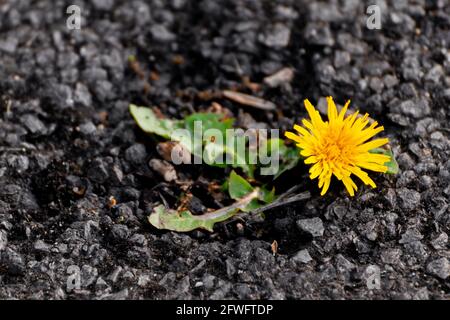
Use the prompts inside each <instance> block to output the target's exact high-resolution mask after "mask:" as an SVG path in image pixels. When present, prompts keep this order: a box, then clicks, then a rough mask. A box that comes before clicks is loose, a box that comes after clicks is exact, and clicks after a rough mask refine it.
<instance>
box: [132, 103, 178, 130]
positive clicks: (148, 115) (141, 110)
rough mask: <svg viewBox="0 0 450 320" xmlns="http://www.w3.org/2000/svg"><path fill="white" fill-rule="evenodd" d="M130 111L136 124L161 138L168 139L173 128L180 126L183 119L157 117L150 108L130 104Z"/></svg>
mask: <svg viewBox="0 0 450 320" xmlns="http://www.w3.org/2000/svg"><path fill="white" fill-rule="evenodd" d="M130 113H131V115H132V116H133V118H134V120H135V121H136V123H137V124H138V126H139V127H140V128H141V129H142V130H143V131H145V132H147V133H154V134H157V135H159V136H161V137H163V138H166V139H170V135H171V133H172V132H173V131H174V130H175V129H179V128H182V124H183V121H180V120H170V119H159V118H158V117H157V116H156V115H155V113H154V112H153V110H152V109H150V108H146V107H138V106H136V105H134V104H130Z"/></svg>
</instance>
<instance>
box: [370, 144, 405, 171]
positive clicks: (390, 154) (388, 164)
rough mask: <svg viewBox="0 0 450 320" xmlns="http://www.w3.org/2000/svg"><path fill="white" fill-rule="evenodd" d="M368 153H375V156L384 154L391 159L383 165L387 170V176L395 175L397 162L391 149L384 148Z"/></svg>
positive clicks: (397, 168)
mask: <svg viewBox="0 0 450 320" xmlns="http://www.w3.org/2000/svg"><path fill="white" fill-rule="evenodd" d="M369 152H371V153H376V154H384V155H386V156H388V157H390V158H391V160H390V161H388V162H386V163H385V164H384V165H385V166H386V167H387V168H388V170H387V172H386V173H388V174H397V173H398V171H399V167H398V163H397V160H396V159H395V156H394V153H393V152H392V150H391V149H384V148H376V149H372V150H370V151H369Z"/></svg>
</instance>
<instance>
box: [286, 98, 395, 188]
mask: <svg viewBox="0 0 450 320" xmlns="http://www.w3.org/2000/svg"><path fill="white" fill-rule="evenodd" d="M327 102H328V121H323V120H322V117H321V116H320V114H319V112H318V111H317V110H316V109H315V108H314V106H313V105H312V104H311V103H310V102H309V101H308V100H305V108H306V110H307V111H308V114H309V117H310V120H306V119H303V120H302V123H303V126H299V125H295V126H294V129H295V130H296V131H297V132H298V134H295V133H292V132H286V137H287V138H289V139H291V140H294V141H295V142H296V143H297V147H299V148H300V149H301V151H300V154H301V155H302V156H303V157H305V163H306V164H309V165H312V167H311V168H310V169H309V173H310V178H311V180H312V179H316V178H319V188H321V189H322V192H321V195H322V196H323V195H324V194H325V193H326V192H327V190H328V188H329V187H330V182H331V177H332V176H333V175H334V176H335V177H336V178H338V180H340V181H342V183H343V184H344V186H345V188H346V189H347V191H348V193H349V194H350V195H351V196H354V195H355V190H358V187H357V186H356V184H355V182H354V181H353V180H352V178H351V175H352V174H354V175H355V176H357V177H358V178H359V179H361V180H362V181H363V182H364V183H365V184H366V185H370V186H371V187H372V188H375V187H376V185H375V183H374V182H373V180H372V179H371V178H370V177H369V175H368V174H367V173H366V172H365V171H363V170H362V169H367V170H372V171H376V172H382V173H385V172H386V171H387V170H388V168H387V167H386V166H385V165H384V164H385V163H386V162H388V161H389V160H390V158H389V156H387V155H383V154H375V153H370V152H369V151H370V150H372V149H375V148H378V147H381V146H383V145H385V144H387V143H388V142H389V140H388V139H387V138H380V139H374V140H371V141H367V140H369V139H371V138H372V137H373V136H375V135H376V134H377V133H379V132H381V131H383V130H384V128H383V127H382V126H379V127H377V125H378V123H377V122H376V121H375V122H373V123H371V124H370V125H369V127H367V125H368V124H369V115H368V114H367V113H366V114H365V115H364V116H362V117H358V111H357V112H355V113H353V114H351V115H349V116H347V117H346V116H345V114H346V112H347V108H348V106H349V104H350V101H347V103H346V104H345V106H344V107H343V108H342V110H341V111H340V112H339V113H338V110H337V108H336V105H335V104H334V101H333V98H332V97H328V98H327Z"/></svg>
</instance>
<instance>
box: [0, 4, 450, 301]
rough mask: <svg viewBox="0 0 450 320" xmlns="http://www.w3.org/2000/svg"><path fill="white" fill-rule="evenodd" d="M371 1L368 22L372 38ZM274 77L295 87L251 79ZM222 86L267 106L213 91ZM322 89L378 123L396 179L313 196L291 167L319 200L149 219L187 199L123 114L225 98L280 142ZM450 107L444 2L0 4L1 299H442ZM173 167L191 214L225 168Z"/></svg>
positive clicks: (183, 109) (449, 255)
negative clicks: (194, 223) (282, 75)
mask: <svg viewBox="0 0 450 320" xmlns="http://www.w3.org/2000/svg"><path fill="white" fill-rule="evenodd" d="M374 2H375V3H377V4H378V5H379V6H380V9H381V13H382V28H381V30H369V29H368V28H367V27H366V20H367V17H368V15H367V14H366V8H367V6H368V5H370V4H373V3H374ZM71 4H77V5H79V7H80V8H81V14H82V25H81V30H69V29H68V28H67V26H66V19H67V18H68V14H66V8H67V7H68V6H69V5H71ZM130 57H134V60H130V61H132V62H131V63H130V62H129V59H130ZM133 61H134V62H133ZM283 68H291V69H292V70H294V78H293V80H292V82H290V83H289V82H287V81H286V82H282V83H280V84H277V85H276V86H275V87H271V86H270V85H268V84H267V83H265V82H264V78H265V77H267V76H270V75H273V74H274V73H276V72H277V71H279V70H281V69H283ZM255 84H256V85H255ZM257 87H258V88H257ZM231 88H235V89H236V88H237V89H238V90H240V91H241V92H245V93H248V94H252V95H255V96H259V97H261V98H264V99H266V100H269V101H271V102H273V103H275V104H276V105H277V106H278V110H277V111H276V112H265V111H261V110H257V109H252V108H249V107H246V106H241V105H238V104H236V103H234V102H232V101H230V100H226V99H223V98H221V97H219V96H217V95H215V93H217V92H220V90H224V89H231ZM252 89H253V91H252ZM328 95H332V96H334V98H335V100H336V101H338V102H340V103H344V102H345V100H346V99H349V98H350V99H352V105H353V107H355V108H359V109H360V110H361V111H364V112H369V113H370V114H371V116H373V118H375V119H377V120H378V121H379V122H380V123H381V124H383V125H384V126H385V132H384V134H385V135H386V136H387V137H389V138H390V140H391V145H392V148H393V150H394V152H395V154H396V156H397V159H398V162H399V165H400V170H401V171H400V173H399V174H398V175H397V176H383V175H377V174H374V175H372V176H373V177H374V179H375V180H376V183H377V185H378V188H377V189H375V190H371V189H370V188H369V189H368V188H363V187H362V186H361V188H360V189H359V191H358V193H357V195H356V196H355V197H354V198H349V197H348V196H347V194H346V192H345V190H344V188H343V187H342V186H341V185H339V184H338V183H333V186H332V188H331V189H330V191H329V192H328V193H327V195H326V196H325V197H321V196H320V195H319V193H318V190H317V187H316V183H312V182H311V181H310V180H309V178H308V176H307V170H306V169H305V168H304V167H303V166H300V167H299V168H297V169H295V170H293V171H292V172H291V173H289V174H288V175H287V176H284V177H282V178H281V179H282V180H281V181H282V183H280V184H281V185H282V186H281V189H282V188H283V187H284V188H288V187H291V186H293V185H300V189H299V190H300V191H299V192H302V191H306V190H310V191H311V193H312V197H311V198H310V199H309V200H307V201H304V202H301V203H298V204H294V205H291V206H286V207H281V208H277V209H276V210H274V211H272V212H269V213H267V214H266V216H267V217H266V220H265V221H261V220H251V219H247V220H246V219H244V220H243V221H230V222H228V223H222V224H220V225H218V226H217V227H216V229H215V232H214V233H213V234H210V233H207V232H201V231H196V232H191V233H188V234H177V233H174V232H164V231H160V230H157V229H155V228H153V227H152V226H151V225H150V224H149V223H148V221H147V216H148V215H149V213H150V212H151V210H152V208H153V207H154V206H155V204H157V203H161V202H162V201H163V200H162V199H165V201H167V202H168V204H169V205H174V204H175V202H176V200H177V199H178V197H179V195H180V193H181V190H179V187H178V186H175V185H172V184H169V183H166V182H164V180H163V179H162V178H161V177H160V176H159V175H158V174H157V173H156V172H153V171H152V170H151V169H150V168H149V166H148V161H149V160H150V159H153V158H158V157H159V155H158V153H157V152H156V150H155V141H154V139H152V138H151V137H149V136H147V135H145V134H143V133H142V132H141V131H140V130H139V128H138V127H137V126H136V124H135V123H134V121H133V119H132V118H131V116H130V114H129V112H128V105H129V103H135V104H138V105H148V106H157V107H158V108H159V109H160V111H161V113H162V114H165V115H166V116H168V117H176V118H181V117H183V116H185V115H187V114H189V113H192V112H193V111H194V110H203V109H206V108H207V107H209V106H210V105H211V103H212V102H218V103H220V104H221V105H222V106H224V107H226V108H228V109H230V110H231V111H232V112H233V113H234V114H235V116H238V115H239V114H240V115H241V117H242V116H243V114H244V113H246V114H247V115H248V117H250V118H248V119H250V120H251V121H258V122H262V123H265V124H266V125H267V126H268V127H272V128H281V129H283V130H286V129H289V128H291V127H292V125H293V124H294V122H298V121H299V120H300V119H301V118H302V117H304V116H305V111H304V108H303V99H305V98H309V99H310V100H311V101H313V102H314V103H315V104H317V103H318V104H319V105H321V104H322V103H323V101H324V99H323V97H326V96H328ZM449 115H450V2H449V1H448V0H435V1H431V0H430V1H428V0H414V1H413V0H410V1H407V0H404V1H388V0H379V1H359V0H340V1H337V0H335V1H334V0H330V1H310V0H277V1H269V0H267V1H263V0H260V1H258V0H227V1H211V0H203V1H197V0H167V1H163V0H151V1H143V0H131V1H125V0H91V1H79V0H71V1H58V0H56V1H50V0H39V1H32V0H2V1H0V298H2V299H12V298H19V299H261V298H264V299H399V298H400V299H449V298H450V260H449V259H450V250H449V248H450V247H449V242H448V236H449V234H450V209H449V202H450V201H449V196H450V183H449V182H450V160H449V158H450V142H449V141H450V140H449V133H450V126H449V120H450V116H449ZM241 117H240V119H242V118H241ZM252 118H253V119H254V120H252ZM177 170H178V173H179V174H180V175H184V176H185V177H188V178H190V179H193V181H195V188H194V190H195V192H194V196H195V198H194V199H195V201H193V202H192V203H191V206H193V207H194V208H193V210H194V211H195V209H197V211H202V210H203V209H204V208H205V207H211V201H210V199H208V197H207V193H208V192H207V187H208V184H209V183H210V182H211V181H218V180H219V179H220V178H223V176H224V173H223V171H222V170H221V169H211V168H205V167H203V166H197V167H195V166H192V167H188V168H185V167H181V168H177ZM113 198H114V199H115V202H116V203H114V200H113ZM208 201H209V202H208ZM274 240H276V241H277V243H278V252H277V253H276V254H275V255H274V254H273V252H272V249H271V244H272V243H273V241H274Z"/></svg>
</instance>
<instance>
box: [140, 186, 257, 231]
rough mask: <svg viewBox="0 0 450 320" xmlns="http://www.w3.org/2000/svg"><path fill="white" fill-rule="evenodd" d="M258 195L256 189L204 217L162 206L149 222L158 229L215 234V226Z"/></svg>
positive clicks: (154, 212) (243, 207)
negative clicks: (203, 231) (202, 231)
mask: <svg viewBox="0 0 450 320" xmlns="http://www.w3.org/2000/svg"><path fill="white" fill-rule="evenodd" d="M258 194H259V190H258V189H255V190H253V191H252V192H251V193H249V194H247V195H246V196H245V197H243V198H241V199H239V200H238V201H236V202H235V203H234V204H232V205H231V206H228V207H225V208H221V209H219V210H216V211H213V212H209V213H205V214H203V215H193V214H192V213H191V212H190V211H188V210H184V211H181V212H177V211H175V210H171V209H166V208H165V207H164V206H163V205H160V206H157V207H155V208H154V209H153V212H152V213H151V214H150V216H149V217H148V220H149V222H150V224H151V225H153V226H154V227H156V228H158V229H164V230H172V231H178V232H188V231H192V230H195V229H204V230H207V231H210V232H213V229H214V225H215V224H216V223H218V222H222V221H225V220H228V219H229V218H231V217H233V216H234V215H235V214H236V213H238V212H239V211H242V210H244V209H245V208H246V207H247V206H249V204H250V203H251V202H252V201H253V200H255V199H256V198H257V197H258Z"/></svg>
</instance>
